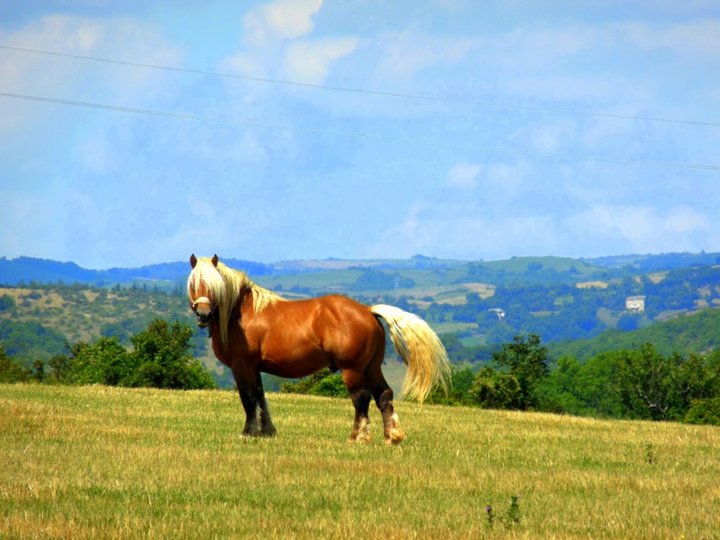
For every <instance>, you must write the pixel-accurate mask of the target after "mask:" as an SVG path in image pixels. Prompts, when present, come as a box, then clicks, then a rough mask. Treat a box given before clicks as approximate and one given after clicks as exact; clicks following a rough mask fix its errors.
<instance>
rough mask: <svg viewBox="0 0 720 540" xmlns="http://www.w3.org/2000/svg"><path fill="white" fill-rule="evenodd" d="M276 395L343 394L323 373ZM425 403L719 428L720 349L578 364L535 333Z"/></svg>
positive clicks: (457, 376)
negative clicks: (554, 352)
mask: <svg viewBox="0 0 720 540" xmlns="http://www.w3.org/2000/svg"><path fill="white" fill-rule="evenodd" d="M281 391H285V392H296V393H309V394H316V395H325V396H345V395H347V393H346V391H345V389H344V387H343V385H342V381H341V379H340V376H339V375H338V374H332V373H331V372H330V371H329V370H325V371H322V372H318V373H317V374H315V375H314V376H313V377H309V378H307V379H304V380H302V381H300V382H299V383H290V384H285V385H283V386H282V387H281ZM428 401H429V402H430V403H436V404H444V405H464V406H476V407H481V408H486V409H504V410H518V411H540V412H551V413H560V414H573V415H579V416H592V417H600V418H617V419H621V418H626V419H638V420H666V421H678V422H687V423H694V424H714V425H720V351H715V352H713V353H710V354H706V355H701V354H694V353H693V354H690V355H688V356H682V355H679V354H670V355H663V354H661V353H660V352H658V351H657V349H656V348H655V347H654V346H653V345H652V344H650V343H647V344H645V345H643V346H641V347H639V348H636V349H627V350H621V351H615V352H609V353H602V354H600V355H597V356H595V357H593V358H592V359H590V360H589V361H587V362H585V363H581V362H580V361H578V360H577V359H576V358H573V357H567V356H565V357H561V358H560V359H558V360H557V361H556V362H552V361H551V360H550V358H549V356H548V351H547V348H546V347H545V346H543V345H542V342H541V339H540V336H538V335H537V334H530V335H528V336H522V335H518V336H515V337H514V339H513V340H512V341H511V342H509V343H505V344H503V345H502V347H501V348H500V350H498V351H496V352H494V353H493V354H492V360H491V362H490V363H489V364H487V365H484V366H482V367H480V368H479V369H477V366H475V367H471V366H466V367H459V366H457V365H455V366H454V367H453V371H452V386H451V389H450V392H449V393H448V394H444V393H442V392H441V391H439V390H435V391H434V392H433V393H432V394H431V396H430V398H429V400H428Z"/></svg>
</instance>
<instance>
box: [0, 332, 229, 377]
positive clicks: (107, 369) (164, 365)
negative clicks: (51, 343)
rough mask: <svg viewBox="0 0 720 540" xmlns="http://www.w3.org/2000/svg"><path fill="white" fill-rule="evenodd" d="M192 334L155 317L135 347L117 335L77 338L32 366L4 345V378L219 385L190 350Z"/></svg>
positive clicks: (0, 352) (0, 372)
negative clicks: (89, 340) (61, 351)
mask: <svg viewBox="0 0 720 540" xmlns="http://www.w3.org/2000/svg"><path fill="white" fill-rule="evenodd" d="M192 337H193V329H192V328H191V327H190V326H188V325H186V324H183V323H180V322H178V321H175V322H173V323H169V322H167V321H165V320H163V319H155V320H153V321H152V322H151V323H150V324H149V325H148V327H147V328H146V329H145V330H143V331H141V332H139V333H137V334H135V335H134V336H132V337H131V338H130V340H131V342H132V348H131V349H128V348H126V347H124V346H123V345H122V344H121V343H120V341H119V340H118V338H117V337H101V338H99V339H98V340H96V341H94V342H92V343H86V342H78V343H75V344H74V345H71V346H70V354H55V355H54V356H52V357H51V358H50V359H49V360H48V361H47V362H45V361H43V360H40V359H36V360H34V361H33V362H32V364H31V365H30V366H26V365H25V364H24V363H22V362H20V361H17V360H15V359H14V358H13V357H11V356H9V355H8V354H7V353H6V352H5V350H4V348H3V347H2V346H0V382H5V383H7V382H28V381H37V382H41V383H48V384H77V385H85V384H105V385H110V386H129V387H154V388H174V389H199V388H215V387H216V384H215V380H214V379H213V377H212V375H210V373H209V372H208V371H207V370H206V369H205V367H204V366H203V365H202V363H201V362H200V361H199V360H197V359H195V358H193V356H192V355H191V354H190V351H191V349H192V341H191V340H192Z"/></svg>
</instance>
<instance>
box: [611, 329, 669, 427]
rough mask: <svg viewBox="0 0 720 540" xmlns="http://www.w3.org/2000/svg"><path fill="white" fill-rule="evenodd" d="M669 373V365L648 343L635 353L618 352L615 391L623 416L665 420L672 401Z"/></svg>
mask: <svg viewBox="0 0 720 540" xmlns="http://www.w3.org/2000/svg"><path fill="white" fill-rule="evenodd" d="M676 358H677V357H673V361H677V360H676ZM673 371H674V370H673V365H672V363H671V362H670V361H668V360H667V359H665V358H664V357H663V356H662V355H661V354H660V353H659V352H658V351H657V350H656V349H655V347H654V346H653V345H652V344H650V343H646V344H645V345H643V346H642V347H641V348H640V349H639V350H635V351H622V352H621V353H620V357H619V363H618V371H617V374H616V377H617V378H616V380H615V387H616V391H617V392H618V394H619V396H620V400H621V402H622V404H623V406H624V408H625V411H626V414H628V415H629V416H631V417H634V418H643V419H650V420H666V419H668V418H669V413H670V409H671V407H672V405H673V397H674V396H673V390H674V388H673V383H674V380H673V375H674V373H673Z"/></svg>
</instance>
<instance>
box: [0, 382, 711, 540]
mask: <svg viewBox="0 0 720 540" xmlns="http://www.w3.org/2000/svg"><path fill="white" fill-rule="evenodd" d="M269 399H270V403H271V406H272V407H273V414H274V419H275V423H276V425H277V427H278V431H279V434H278V436H277V437H276V438H274V439H252V440H245V439H243V438H241V437H240V436H239V431H240V428H241V423H240V422H241V412H240V405H239V400H238V398H237V396H236V395H235V394H234V393H233V392H230V391H192V392H181V391H160V390H149V389H119V388H107V387H83V388H78V387H52V386H40V385H0V463H1V464H2V466H1V467H0V517H1V519H0V537H2V538H136V537H143V538H213V537H217V538H219V537H223V538H243V537H258V538H372V537H383V538H398V539H399V538H403V539H405V538H413V537H415V538H458V539H459V538H503V537H511V538H512V537H530V538H553V537H554V538H683V537H684V538H698V539H699V538H718V537H719V536H718V534H719V533H718V531H720V517H719V516H720V469H719V468H718V463H720V429H718V428H716V427H709V426H701V427H698V426H689V425H680V424H671V423H647V422H629V421H601V420H593V419H585V418H574V417H564V416H554V415H547V414H530V413H513V412H496V411H485V410H479V409H465V408H447V407H441V406H427V405H426V406H423V407H420V406H418V405H415V404H410V403H398V404H397V405H398V407H397V408H398V412H399V414H400V418H401V421H402V424H403V426H404V427H405V429H406V431H407V433H408V438H407V440H406V441H405V442H404V443H403V444H402V445H401V446H399V447H386V446H385V445H384V444H383V443H382V440H381V431H380V417H379V414H378V413H377V411H376V410H374V411H372V415H371V419H372V422H373V425H372V428H373V435H374V436H375V440H374V442H373V443H371V444H370V445H353V444H348V443H346V442H345V439H346V437H347V435H348V433H349V428H350V423H351V419H352V407H351V405H350V402H349V400H332V399H325V398H316V397H309V396H296V395H282V394H280V395H278V394H271V395H270V396H269ZM513 496H517V497H518V498H517V506H516V507H515V508H514V509H513V508H511V499H512V497H513ZM488 505H490V506H491V507H492V517H493V519H492V522H491V520H490V519H488V518H489V515H488V513H487V506H488Z"/></svg>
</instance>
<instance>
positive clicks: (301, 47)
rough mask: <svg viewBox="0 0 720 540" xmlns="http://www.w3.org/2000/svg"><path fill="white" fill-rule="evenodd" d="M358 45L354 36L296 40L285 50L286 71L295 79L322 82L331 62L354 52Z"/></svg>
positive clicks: (289, 76) (311, 82)
mask: <svg viewBox="0 0 720 540" xmlns="http://www.w3.org/2000/svg"><path fill="white" fill-rule="evenodd" d="M357 45H358V40H357V38H354V37H340V38H324V39H315V40H306V41H295V42H293V43H291V44H289V45H288V47H287V49H286V50H285V62H284V68H285V72H286V73H287V76H288V78H290V79H291V80H293V81H296V82H302V83H307V84H321V83H323V82H325V80H326V78H327V75H328V70H329V68H330V64H332V62H335V61H336V60H339V59H340V58H342V57H343V56H347V55H348V54H350V53H352V52H353V51H354V50H355V49H356V48H357Z"/></svg>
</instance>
